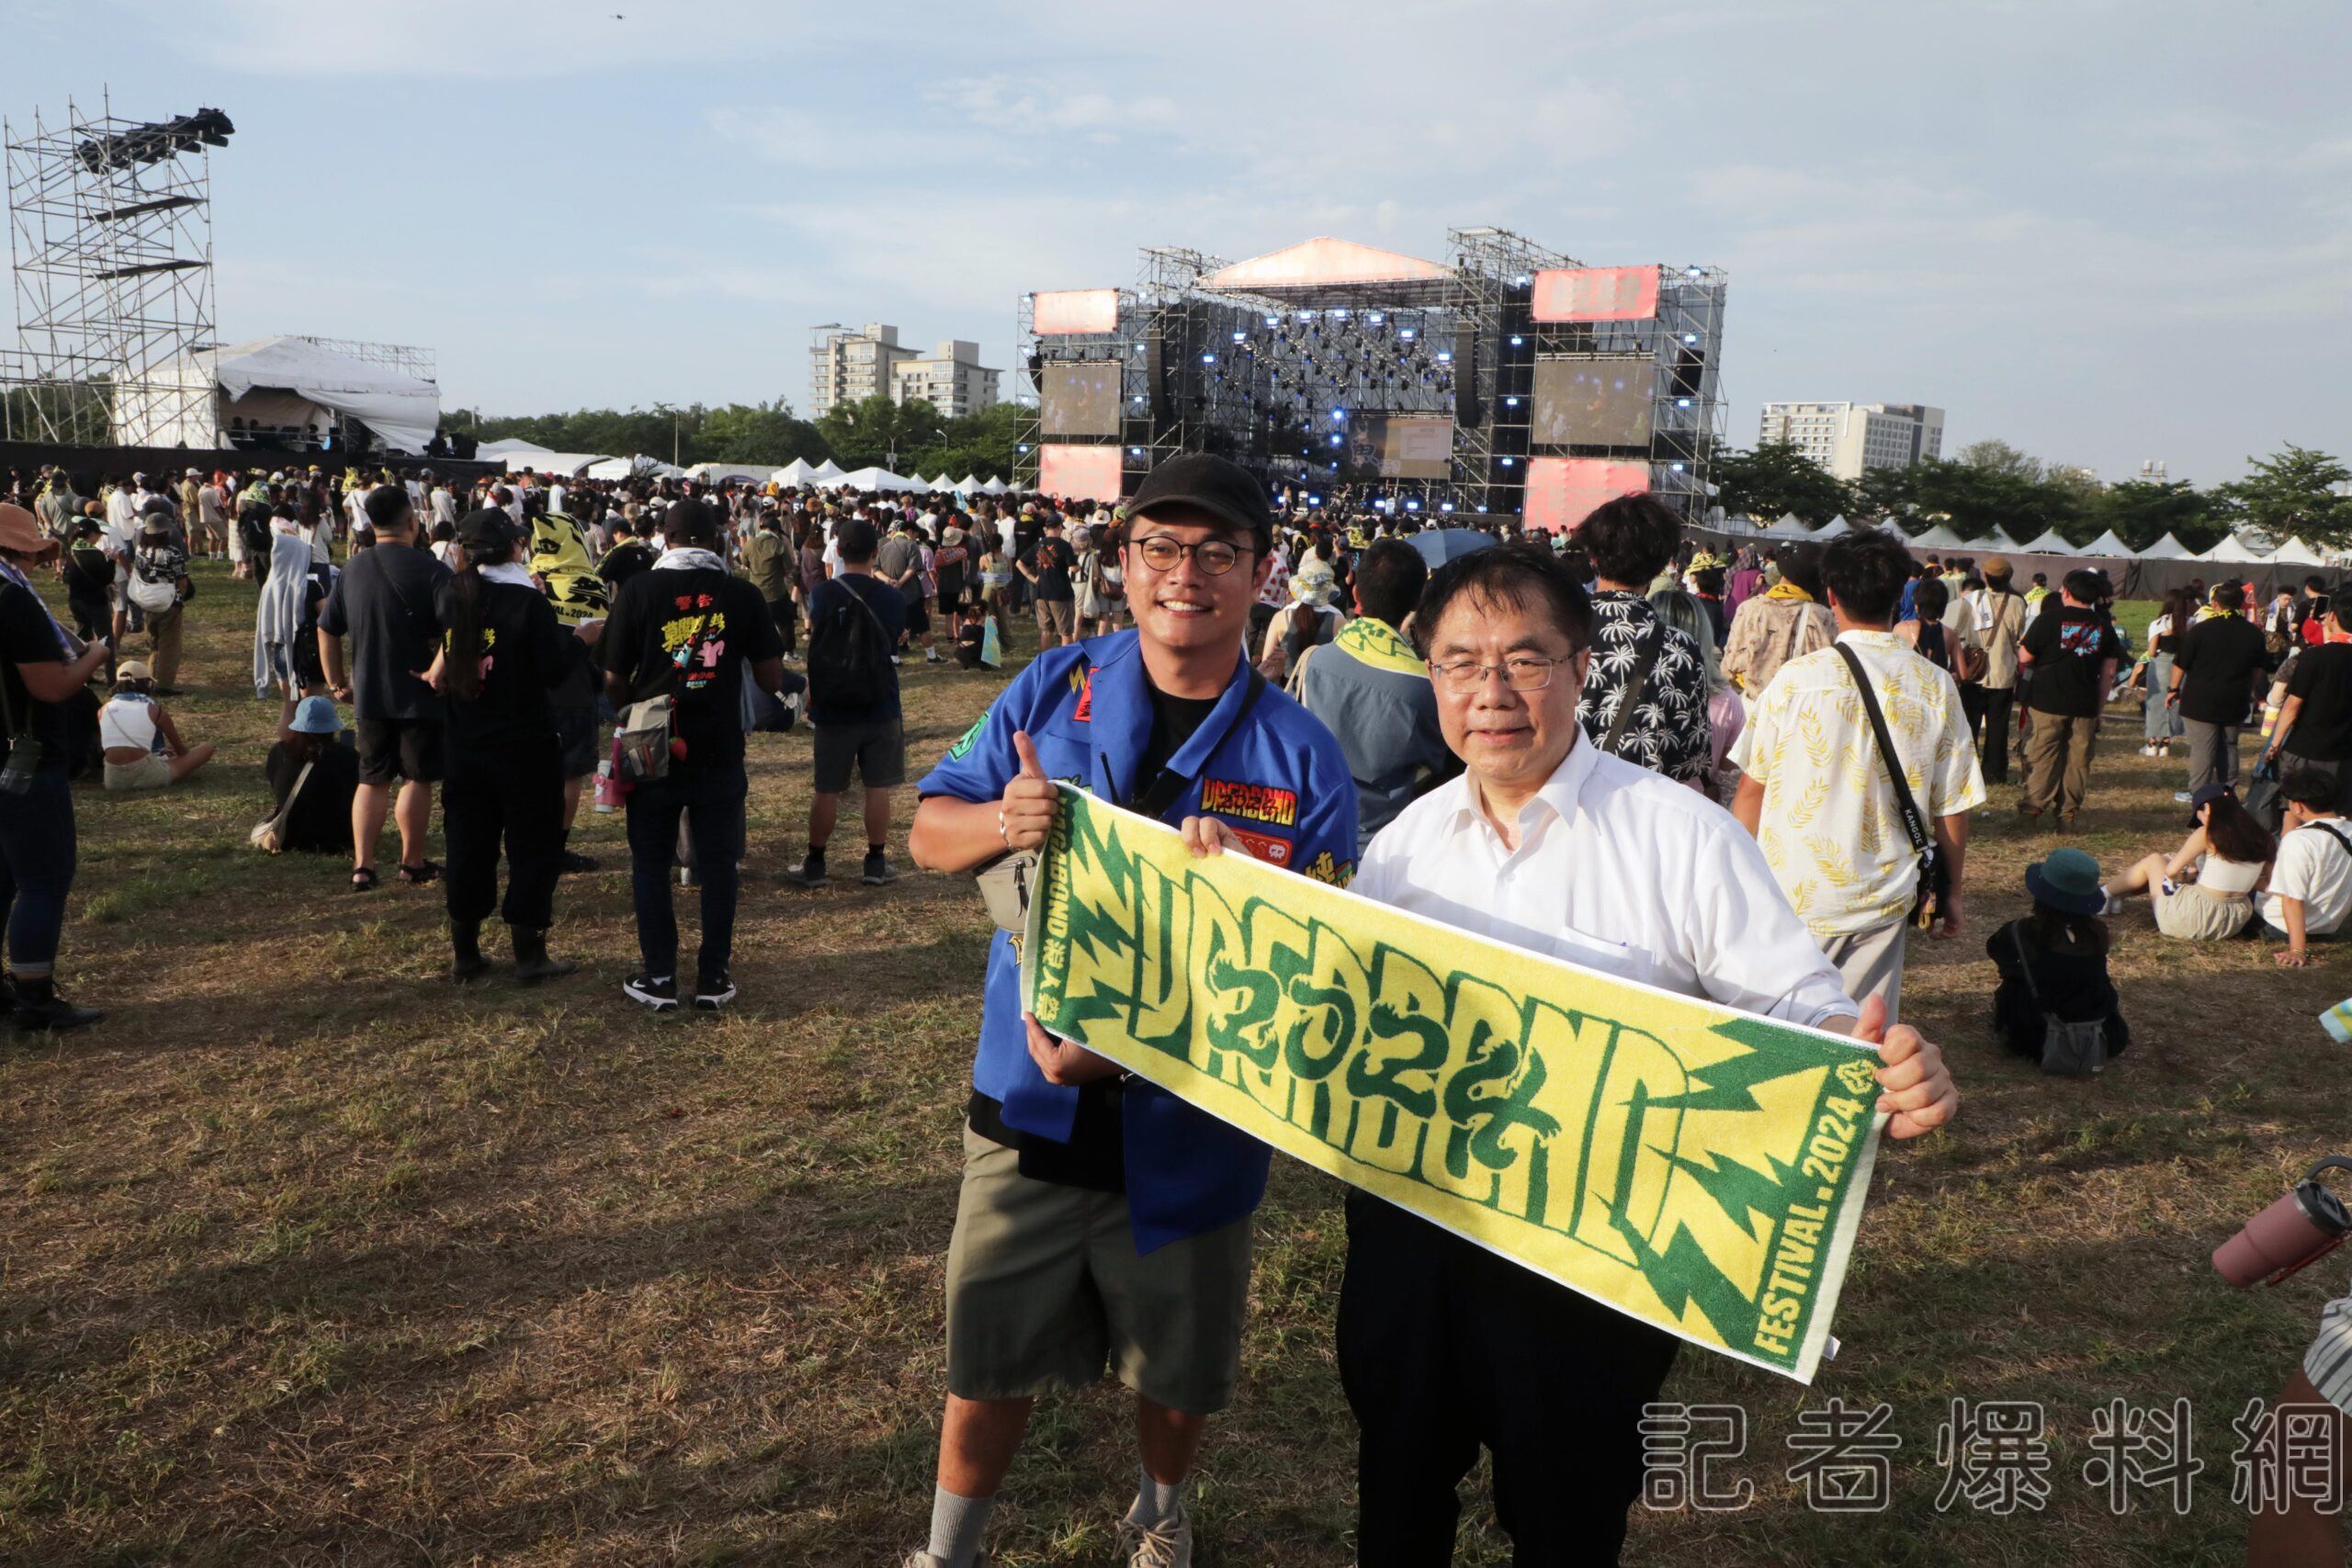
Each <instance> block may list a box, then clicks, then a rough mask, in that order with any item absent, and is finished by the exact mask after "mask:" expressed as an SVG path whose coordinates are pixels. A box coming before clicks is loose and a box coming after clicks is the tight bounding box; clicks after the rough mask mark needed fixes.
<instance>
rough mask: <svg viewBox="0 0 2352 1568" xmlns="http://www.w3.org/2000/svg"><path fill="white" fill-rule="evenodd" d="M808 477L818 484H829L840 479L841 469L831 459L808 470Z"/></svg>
mask: <svg viewBox="0 0 2352 1568" xmlns="http://www.w3.org/2000/svg"><path fill="white" fill-rule="evenodd" d="M841 477H842V467H841V465H840V464H839V463H836V462H834V461H833V460H832V459H831V457H828V458H826V459H825V460H824V461H823V462H821V463H820V464H818V465H817V466H816V467H815V468H811V469H809V478H810V479H814V480H816V481H817V482H818V483H819V484H831V483H832V482H833V481H834V480H835V479H840V478H841Z"/></svg>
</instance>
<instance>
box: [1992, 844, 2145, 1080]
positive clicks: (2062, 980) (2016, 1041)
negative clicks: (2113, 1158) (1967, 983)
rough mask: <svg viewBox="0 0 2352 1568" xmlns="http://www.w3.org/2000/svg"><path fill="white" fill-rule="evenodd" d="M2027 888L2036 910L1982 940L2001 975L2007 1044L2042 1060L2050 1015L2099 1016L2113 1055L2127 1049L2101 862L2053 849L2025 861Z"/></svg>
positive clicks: (1998, 1012) (1996, 1000)
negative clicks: (2111, 963) (2110, 960)
mask: <svg viewBox="0 0 2352 1568" xmlns="http://www.w3.org/2000/svg"><path fill="white" fill-rule="evenodd" d="M2025 886H2026V891H2027V892H2029V893H2030V894H2031V895H2033V912H2032V913H2031V914H2030V915H2025V916H2021V917H2020V918H2018V919H2014V920H2011V921H2010V922H2009V923H2008V924H2007V925H2005V926H2003V927H2002V928H2001V929H2000V930H1999V931H1995V932H1994V933H1993V934H1992V935H1991V936H1990V937H1988V938H1986V939H1985V956H1986V957H1987V958H1990V959H1991V960H1992V961H1993V967H1994V969H1995V971H1996V974H1997V975H1998V976H1999V980H1998V983H1997V984H1996V987H1994V991H1993V1026H1994V1030H1995V1032H1996V1033H1997V1034H1999V1035H2000V1037H2001V1043H2003V1044H2004V1045H2006V1046H2007V1047H2008V1049H2009V1050H2011V1051H2013V1052H2015V1053H2017V1054H2018V1055H2021V1056H2029V1057H2032V1058H2034V1059H2036V1060H2039V1059H2040V1058H2041V1049H2042V1037H2043V1034H2044V1032H2045V1021H2046V1019H2048V1018H2051V1017H2055V1018H2058V1019H2061V1020H2063V1021H2066V1022H2068V1023H2082V1022H2087V1021H2092V1020H2098V1021H2100V1022H2101V1023H2103V1024H2104V1026H2105V1032H2106V1036H2107V1054H2108V1055H2109V1056H2120V1055H2122V1054H2123V1050H2124V1048H2125V1047H2126V1046H2128V1045H2130V1044H2131V1027H2130V1026H2129V1025H2128V1024H2126V1023H2125V1022H2124V1021H2123V1005H2122V1000H2121V998H2120V997H2118V996H2117V995H2116V990H2115V982H2114V981H2113V980H2111V979H2109V977H2108V973H2107V950H2108V940H2109V939H2108V932H2107V923H2106V922H2105V921H2104V920H2102V919H2099V915H2100V913H2101V912H2102V911H2104V910H2105V909H2106V908H2107V907H2108V896H2107V889H2106V888H2105V887H2103V886H2100V885H2099V875H2098V861H2096V860H2094V859H2092V858H2091V857H2090V856H2089V855H2088V854H2086V853H2085V852H2083V851H2081V850H2077V849H2061V850H2052V852H2050V858H2049V859H2047V860H2044V861H2041V862H2039V863H2035V864H2033V865H2030V866H2028V867H2026V873H2025Z"/></svg>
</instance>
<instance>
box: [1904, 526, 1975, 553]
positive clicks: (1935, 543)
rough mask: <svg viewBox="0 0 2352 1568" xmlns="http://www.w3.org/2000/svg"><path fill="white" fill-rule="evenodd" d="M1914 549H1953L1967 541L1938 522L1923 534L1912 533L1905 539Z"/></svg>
mask: <svg viewBox="0 0 2352 1568" xmlns="http://www.w3.org/2000/svg"><path fill="white" fill-rule="evenodd" d="M1905 542H1906V543H1907V544H1909V545H1910V547H1912V548H1913V549H1915V550H1953V549H1958V548H1959V547H1961V546H1962V545H1963V544H1965V543H1966V542H1967V541H1966V540H1964V539H1962V537H1961V536H1959V535H1957V534H1955V533H1953V532H1952V531H1951V529H1950V528H1947V527H1945V526H1944V525H1942V524H1940V523H1939V524H1937V525H1935V526H1934V527H1932V528H1930V529H1928V531H1927V532H1926V533H1924V534H1914V535H1912V536H1911V537H1910V538H1909V539H1908V540H1907V541H1905Z"/></svg>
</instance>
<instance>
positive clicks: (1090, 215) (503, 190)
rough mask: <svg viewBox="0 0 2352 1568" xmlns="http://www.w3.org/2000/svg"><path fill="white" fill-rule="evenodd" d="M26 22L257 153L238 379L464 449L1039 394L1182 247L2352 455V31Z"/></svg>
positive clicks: (1790, 20)
mask: <svg viewBox="0 0 2352 1568" xmlns="http://www.w3.org/2000/svg"><path fill="white" fill-rule="evenodd" d="M5 9H6V16H7V18H8V34H9V37H10V39H11V42H12V44H13V45H14V46H15V47H12V48H10V49H9V50H8V51H6V61H5V62H4V63H0V80H5V89H0V107H5V109H6V113H7V114H8V116H9V117H10V118H12V119H13V120H18V121H21V120H22V119H23V118H25V117H26V116H27V114H28V111H29V110H30V108H31V107H33V106H35V105H36V104H38V105H39V106H40V107H41V108H42V109H43V110H44V111H45V112H49V113H51V114H54V113H56V112H57V111H60V110H62V107H63V103H64V99H65V98H66V96H68V95H69V94H70V95H72V96H75V97H76V98H78V99H80V100H82V101H83V103H84V104H85V107H86V106H87V105H89V104H91V103H94V102H95V101H96V98H97V96H98V90H99V88H100V87H101V86H102V85H104V86H110V87H111V88H112V90H113V94H114V103H115V107H116V108H117V110H118V112H121V113H126V114H132V115H137V116H141V117H147V116H154V117H162V116H165V115H168V114H172V113H178V112H185V111H187V110H188V109H192V108H194V107H198V105H200V104H204V105H212V106H215V107H220V108H223V109H225V110H227V111H228V112H229V114H230V115H231V117H232V118H233V119H234V120H235V121H236V123H237V128H238V130H237V136H236V138H235V140H234V141H233V142H232V145H231V146H230V147H229V148H228V149H227V150H226V151H225V152H220V153H218V154H216V156H215V159H214V164H213V171H214V195H215V207H216V214H215V242H214V243H215V253H216V258H217V271H218V276H219V295H220V328H221V331H222V333H223V334H224V335H225V337H226V338H228V339H229V340H232V341H233V340H235V339H238V338H243V337H251V336H258V335H261V334H263V333H274V332H306V333H315V334H318V335H322V336H331V337H350V338H369V339H379V340H385V341H390V342H401V343H414V344H429V345H431V346H432V347H433V348H435V350H436V351H437V353H438V355H439V360H440V367H441V381H442V386H443V388H444V390H445V398H446V400H447V402H448V403H449V404H452V405H461V406H468V407H471V406H475V405H480V406H481V407H483V408H484V409H486V410H488V411H490V412H545V411H548V410H554V409H566V408H571V407H577V406H581V405H583V404H587V405H602V404H615V405H622V406H626V405H627V404H629V403H631V402H637V403H650V402H652V401H654V400H689V399H694V398H702V399H704V400H731V399H747V400H748V399H754V398H764V397H775V396H777V395H782V396H785V397H787V398H789V399H790V400H792V401H793V402H794V403H795V405H796V406H798V405H801V404H804V403H805V402H806V401H807V397H808V356H807V345H808V342H809V330H808V329H809V326H810V325H811V324H813V323H816V322H820V321H836V320H838V321H850V322H859V321H877V320H878V321H893V322H896V323H897V324H898V325H899V327H900V328H901V329H902V333H903V336H904V338H905V340H906V341H910V342H913V343H917V344H929V343H931V342H933V341H934V340H936V339H939V338H944V337H951V336H953V337H967V338H976V339H978V341H979V342H980V344H982V347H983V351H984V357H985V358H986V359H987V361H988V363H989V364H993V365H1009V364H1010V363H1011V361H1012V353H1013V332H1014V326H1013V323H1014V310H1015V300H1016V298H1017V296H1018V295H1019V294H1020V293H1021V292H1022V291H1023V290H1026V289H1031V288H1062V287H1090V286H1103V285H1112V284H1125V283H1128V282H1131V281H1132V280H1133V279H1134V277H1135V275H1136V251H1137V250H1138V248H1139V247H1141V246H1143V245H1146V244H1183V245H1189V246H1193V247H1194V248H1197V249H1201V250H1204V251H1208V252H1211V253H1214V254H1219V255H1223V256H1226V257H1227V258H1231V259H1238V258H1240V257H1244V256H1248V255H1252V254H1259V253H1261V252H1263V251H1267V250H1272V249H1274V248H1277V247H1279V246H1281V245H1283V244H1287V243H1292V242H1294V241H1295V240H1300V239H1304V238H1306V237H1308V236H1310V235H1314V234H1321V233H1330V234H1338V235H1341V236H1344V237H1348V238H1352V239H1357V240H1361V241H1363V242H1365V243H1371V244H1377V245H1385V246H1388V247H1391V248H1394V249H1397V250H1402V251H1407V252H1410V253H1413V254H1422V255H1430V256H1439V257H1442V247H1443V243H1444V231H1445V230H1446V228H1447V226H1448V225H1450V224H1452V225H1473V224H1480V223H1495V224H1499V225H1502V226H1504V227H1506V228H1510V229H1515V230H1518V231H1521V232H1522V233H1525V234H1528V235H1530V236H1531V237H1532V238H1534V239H1536V240H1538V241H1540V242H1542V243H1545V244H1547V245H1549V246H1550V247H1552V248H1553V249H1555V250H1558V251H1563V252H1566V253H1567V254H1571V255H1575V256H1577V257H1578V258H1580V259H1581V260H1584V261H1586V262H1589V263H1591V264H1594V265H1623V264H1630V263H1636V262H1648V261H1665V262H1673V263H1684V262H1705V263H1709V264H1712V265H1720V266H1723V267H1724V268H1726V269H1728V271H1729V273H1730V275H1731V295H1730V306H1729V310H1728V316H1727V321H1728V329H1727V335H1726V343H1725V350H1724V379H1725V386H1726V389H1727V391H1728V393H1729V395H1730V420H1729V434H1730V435H1731V437H1732V438H1733V439H1734V440H1735V441H1736V442H1738V443H1740V444H1742V445H1746V444H1747V443H1749V442H1751V441H1752V440H1753V439H1754V437H1755V434H1756V420H1757V408H1758V404H1759V403H1760V402H1762V401H1764V400H1768V399H1781V398H1853V399H1856V400H1898V401H1921V402H1928V403H1937V404H1941V405H1943V406H1944V407H1946V408H1947V409H1949V410H1950V411H1951V412H1950V416H1949V425H1948V432H1947V450H1950V449H1951V448H1952V447H1955V446H1958V445H1960V444H1962V443H1965V442H1968V441H1972V440H1975V439H1978V438H1980V437H1985V436H1999V437H2001V438H2003V439H2006V440H2008V441H2010V442H2012V443H2014V444H2016V445H2017V446H2021V447H2023V448H2025V449H2026V450H2028V451H2030V452H2033V453H2035V454H2037V455H2039V456H2041V457H2045V458H2049V459H2053V460H2064V461H2069V462H2077V463H2086V464H2089V465H2091V466H2092V467H2094V468H2098V469H2099V470H2100V472H2101V473H2102V474H2104V475H2105V476H2106V477H2108V478H2109V479H2115V478H2120V477H2123V476H2124V475H2126V474H2128V473H2130V472H2131V471H2133V470H2135V469H2136V468H2137V467H2138V464H2139V462H2140V460H2141V459H2142V458H2143V457H2164V458H2165V459H2167V460H2168V461H2169V463H2170V465H2171V469H2172V472H2173V474H2174V476H2175V477H2188V478H2192V479H2197V480H2199V482H2205V483H2210V482H2214V481H2217V480H2220V479H2228V478H2232V477H2234V476H2235V475H2236V474H2237V473H2239V472H2240V471H2241V469H2242V466H2243V463H2244V460H2245V457H2246V455H2247V454H2249V453H2263V452H2267V451H2270V450H2273V449H2275V448H2276V446H2278V443H2280V442H2281V441H2286V440H2293V441H2296V442H2299V443H2301V444H2302V445H2306V446H2322V447H2325V448H2327V449H2329V450H2332V451H2335V452H2337V453H2339V454H2352V391H2347V390H2346V384H2347V377H2346V362H2347V358H2352V287H2347V283H2348V282H2352V113H2347V111H2346V107H2345V106H2346V97H2345V92H2344V86H2343V78H2342V75H2341V73H2342V69H2343V63H2344V62H2345V61H2346V59H2347V58H2352V47H2347V46H2352V7H2347V6H2345V5H2343V4H2342V3H2341V0H2329V3H2316V0H2269V3H2266V4H2260V5H2249V4H2238V5H2230V6H2211V5H2180V4H2172V3H2169V0H2143V3H2137V4H2121V3H2115V4H2093V3H2082V0H2039V3H2035V4H1992V5H1966V6H1962V5H1950V6H1910V7H1899V6H1885V5H1844V4H1781V3H1775V0H1758V3H1757V4H1751V5H1745V6H1718V5H1694V6H1679V7H1655V6H1653V7H1644V6H1629V5H1623V4H1619V5H1607V6H1603V5H1588V4H1584V3H1583V0H1446V3H1426V4H1406V5H1396V4H1371V3H1365V0H1356V3H1352V4H1341V3H1327V0H1302V3H1295V4H1286V3H1284V0H1256V3H1254V4H1238V3H1232V0H1193V4H1190V5H1188V6H1120V5H1106V4H1100V3H1080V0H1040V3H1036V4H1022V5H990V4H985V3H974V4H967V5H961V6H938V5H933V4H928V3H923V4H895V5H894V4H888V3H885V4H876V5H864V6H858V5H831V6H802V5H794V4H766V5H760V4H735V3H731V0H684V3H677V0H673V3H666V4H662V5H658V6H657V5H651V4H645V3H642V0H594V3H590V4H552V3H543V0H517V3H503V0H472V3H470V4H464V5H459V4H452V3H446V0H406V3H393V0H345V3H343V4H335V3H333V0H327V3H321V0H307V3H300V4H295V3H283V0H227V3H221V4H211V3H208V4H199V5H197V6H187V5H185V4H178V5H154V4H146V3H143V0H140V3H133V0H74V3H71V4H60V3H51V0H6V5H5ZM616 12H619V13H621V14H622V15H621V17H620V18H619V19H616V18H615V16H614V13H616ZM2331 78H2332V79H2331Z"/></svg>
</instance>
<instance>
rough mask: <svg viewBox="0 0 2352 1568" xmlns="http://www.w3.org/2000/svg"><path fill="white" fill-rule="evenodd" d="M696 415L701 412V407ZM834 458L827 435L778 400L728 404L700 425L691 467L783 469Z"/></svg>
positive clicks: (690, 452) (692, 447)
mask: <svg viewBox="0 0 2352 1568" xmlns="http://www.w3.org/2000/svg"><path fill="white" fill-rule="evenodd" d="M696 412H702V411H701V410H700V409H699V407H697V411H696ZM831 456H832V448H831V446H828V445H827V444H826V441H825V436H824V433H823V432H822V431H820V430H819V429H818V428H817V427H816V426H815V425H813V424H811V423H809V422H808V421H807V420H805V419H801V418H798V417H797V416H796V415H795V414H794V413H793V412H792V405H791V404H790V403H788V402H786V400H784V399H782V398H778V399H776V400H775V401H773V402H764V403H729V404H728V405H727V406H726V407H724V408H716V409H711V410H709V411H708V412H704V413H703V417H702V418H701V419H700V420H699V421H698V422H697V423H696V428H695V435H694V440H693V441H692V442H691V443H690V444H689V447H688V453H687V457H686V461H687V462H688V463H690V464H691V463H750V464H754V465H758V466H763V467H768V468H782V467H784V465H786V463H789V462H791V461H793V460H794V459H795V458H798V459H801V460H803V461H806V462H810V463H821V462H823V461H824V460H825V459H826V458H827V457H831Z"/></svg>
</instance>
